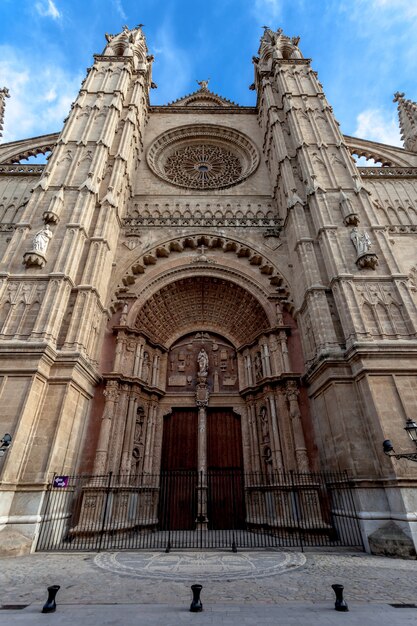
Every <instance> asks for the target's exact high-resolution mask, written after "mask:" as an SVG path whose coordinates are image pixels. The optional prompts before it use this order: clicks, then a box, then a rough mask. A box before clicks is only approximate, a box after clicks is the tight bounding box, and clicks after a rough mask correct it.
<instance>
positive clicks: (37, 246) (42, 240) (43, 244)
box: [32, 224, 52, 254]
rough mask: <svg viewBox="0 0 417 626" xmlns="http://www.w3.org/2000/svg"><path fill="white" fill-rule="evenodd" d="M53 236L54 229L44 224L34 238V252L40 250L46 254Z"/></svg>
mask: <svg viewBox="0 0 417 626" xmlns="http://www.w3.org/2000/svg"><path fill="white" fill-rule="evenodd" d="M51 238H52V231H51V230H50V229H49V227H48V225H47V224H46V226H44V227H43V228H42V229H41V230H39V231H38V232H37V233H36V235H35V236H34V238H33V241H32V250H33V251H34V252H39V253H40V254H45V253H46V250H47V248H48V244H49V240H50V239H51Z"/></svg>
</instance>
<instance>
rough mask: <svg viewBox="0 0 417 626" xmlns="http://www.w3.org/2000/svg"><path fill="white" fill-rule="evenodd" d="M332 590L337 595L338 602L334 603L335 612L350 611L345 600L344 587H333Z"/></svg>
mask: <svg viewBox="0 0 417 626" xmlns="http://www.w3.org/2000/svg"><path fill="white" fill-rule="evenodd" d="M332 589H333V591H334V592H335V594H336V602H335V603H334V610H335V611H349V609H348V605H347V604H346V602H345V600H344V599H343V589H344V587H343V585H332Z"/></svg>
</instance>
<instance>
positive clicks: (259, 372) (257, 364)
mask: <svg viewBox="0 0 417 626" xmlns="http://www.w3.org/2000/svg"><path fill="white" fill-rule="evenodd" d="M254 362H255V378H256V380H260V379H261V378H262V359H261V353H260V352H257V353H256V354H255V359H254Z"/></svg>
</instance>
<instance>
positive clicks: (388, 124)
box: [353, 109, 402, 146]
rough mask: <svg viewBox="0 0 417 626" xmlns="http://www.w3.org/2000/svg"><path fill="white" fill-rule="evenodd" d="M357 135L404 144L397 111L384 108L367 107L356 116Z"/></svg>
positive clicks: (387, 142)
mask: <svg viewBox="0 0 417 626" xmlns="http://www.w3.org/2000/svg"><path fill="white" fill-rule="evenodd" d="M356 123H357V125H356V130H355V132H354V133H353V134H354V136H355V137H360V138H361V139H369V140H370V141H379V142H380V143H385V144H388V145H391V146H402V141H401V137H400V129H399V125H398V121H397V115H396V114H395V113H391V112H387V111H384V110H383V109H366V110H365V111H362V113H359V115H358V116H357V118H356Z"/></svg>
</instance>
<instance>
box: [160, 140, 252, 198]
mask: <svg viewBox="0 0 417 626" xmlns="http://www.w3.org/2000/svg"><path fill="white" fill-rule="evenodd" d="M164 170H165V175H166V177H167V178H168V179H169V180H170V181H172V182H173V183H176V184H177V185H181V186H182V187H189V188H191V189H215V188H216V187H217V188H218V187H224V186H228V185H233V183H235V182H236V181H237V180H238V179H239V178H240V176H241V174H242V165H241V162H240V159H239V157H237V156H236V155H235V154H233V153H232V152H230V151H228V150H225V149H224V148H223V147H220V146H210V145H208V144H206V145H197V146H192V145H191V146H184V147H183V148H180V149H179V150H176V151H175V152H174V153H173V154H171V156H169V157H168V158H167V160H166V163H165V167H164Z"/></svg>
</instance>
